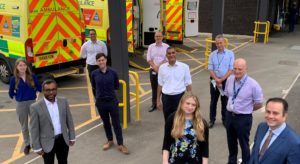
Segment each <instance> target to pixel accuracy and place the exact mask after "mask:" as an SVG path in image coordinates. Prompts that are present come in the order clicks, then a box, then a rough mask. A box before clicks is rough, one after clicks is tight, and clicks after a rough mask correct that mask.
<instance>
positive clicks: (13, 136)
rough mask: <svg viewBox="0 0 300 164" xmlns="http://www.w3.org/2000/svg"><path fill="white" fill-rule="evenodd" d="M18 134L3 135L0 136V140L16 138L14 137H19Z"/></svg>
mask: <svg viewBox="0 0 300 164" xmlns="http://www.w3.org/2000/svg"><path fill="white" fill-rule="evenodd" d="M19 136H20V134H19V133H18V134H5V135H0V139H2V138H16V137H19Z"/></svg>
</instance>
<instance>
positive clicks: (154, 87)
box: [149, 69, 158, 107]
mask: <svg viewBox="0 0 300 164" xmlns="http://www.w3.org/2000/svg"><path fill="white" fill-rule="evenodd" d="M153 72H154V71H153V69H150V71H149V74H150V83H151V89H152V106H153V107H156V99H157V85H158V82H157V73H156V72H154V73H155V74H154V73H153Z"/></svg>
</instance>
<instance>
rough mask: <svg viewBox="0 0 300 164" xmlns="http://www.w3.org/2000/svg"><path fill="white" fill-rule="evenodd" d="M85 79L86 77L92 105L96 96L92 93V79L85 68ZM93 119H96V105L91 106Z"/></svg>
mask: <svg viewBox="0 0 300 164" xmlns="http://www.w3.org/2000/svg"><path fill="white" fill-rule="evenodd" d="M85 72H86V73H85V77H86V84H87V89H88V96H89V101H90V104H94V95H93V91H92V85H91V82H90V77H89V74H88V71H87V68H85ZM91 117H92V119H94V118H96V107H95V105H91Z"/></svg>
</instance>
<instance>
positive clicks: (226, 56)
mask: <svg viewBox="0 0 300 164" xmlns="http://www.w3.org/2000/svg"><path fill="white" fill-rule="evenodd" d="M215 41H216V46H217V50H215V51H213V52H212V53H211V54H210V56H209V61H208V70H209V73H210V96H211V97H210V114H209V116H210V122H209V128H212V127H213V126H214V124H215V121H216V110H217V103H218V99H219V96H220V91H221V92H222V91H224V88H225V85H226V79H227V78H228V77H229V75H230V74H231V73H232V70H233V62H234V54H233V52H232V51H231V50H228V49H226V48H225V39H224V37H223V36H222V35H217V36H216V38H215ZM221 103H222V122H223V125H224V126H225V115H226V105H227V97H226V96H225V95H224V94H223V93H221Z"/></svg>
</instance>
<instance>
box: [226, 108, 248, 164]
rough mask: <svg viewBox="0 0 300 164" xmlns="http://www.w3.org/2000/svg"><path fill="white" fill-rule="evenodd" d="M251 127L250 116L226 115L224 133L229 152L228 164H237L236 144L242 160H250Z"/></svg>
mask: <svg viewBox="0 0 300 164" xmlns="http://www.w3.org/2000/svg"><path fill="white" fill-rule="evenodd" d="M251 127H252V114H234V113H232V112H229V111H227V113H226V133H227V144H228V150H229V157H228V164H236V163H237V154H238V142H239V143H240V147H241V150H242V160H243V163H246V162H247V161H248V160H249V158H250V147H249V136H250V130H251Z"/></svg>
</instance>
